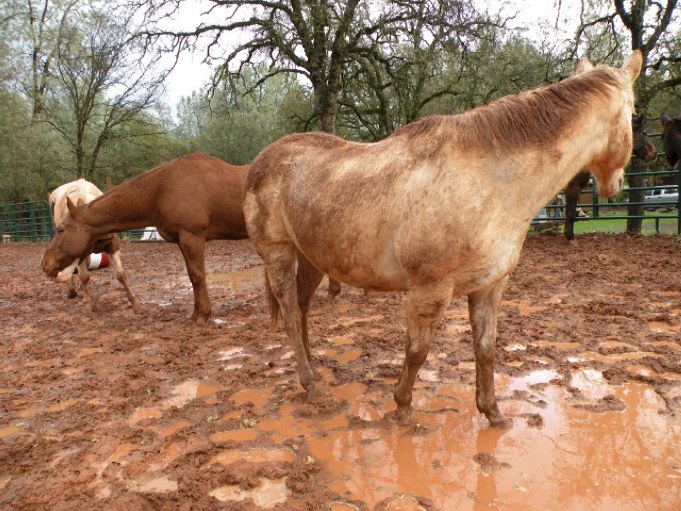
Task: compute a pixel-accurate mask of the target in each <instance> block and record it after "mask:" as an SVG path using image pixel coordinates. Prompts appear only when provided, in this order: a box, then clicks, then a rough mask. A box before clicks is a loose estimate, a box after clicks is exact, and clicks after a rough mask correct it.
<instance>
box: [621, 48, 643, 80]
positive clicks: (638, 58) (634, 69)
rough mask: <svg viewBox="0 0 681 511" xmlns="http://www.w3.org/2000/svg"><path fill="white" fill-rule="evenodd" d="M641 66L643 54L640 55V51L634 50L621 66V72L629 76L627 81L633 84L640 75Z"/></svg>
mask: <svg viewBox="0 0 681 511" xmlns="http://www.w3.org/2000/svg"><path fill="white" fill-rule="evenodd" d="M642 66H643V54H642V53H641V50H634V53H632V54H631V55H629V58H628V59H627V60H626V62H625V63H624V64H622V71H624V72H626V73H627V74H628V75H629V81H630V82H633V81H634V80H636V78H637V77H638V75H639V74H640V73H641V67H642Z"/></svg>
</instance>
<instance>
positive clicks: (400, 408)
mask: <svg viewBox="0 0 681 511" xmlns="http://www.w3.org/2000/svg"><path fill="white" fill-rule="evenodd" d="M451 296H452V282H451V280H450V279H445V280H441V281H439V282H436V283H434V284H429V285H426V286H421V287H418V288H415V289H412V290H411V291H409V294H408V295H407V347H406V357H405V359H404V365H403V366H402V373H401V374H400V379H399V381H398V382H397V388H396V389H395V402H396V403H397V417H398V419H399V420H400V421H402V422H404V421H406V420H408V419H409V418H410V416H411V399H412V390H413V388H414V382H415V381H416V374H417V373H418V371H419V369H420V367H421V366H422V365H423V363H424V362H425V361H426V357H427V356H428V350H429V349H430V342H431V340H432V338H433V334H434V333H435V329H436V328H437V325H438V323H439V321H440V318H442V314H443V313H444V311H445V309H446V308H447V305H449V301H450V300H451Z"/></svg>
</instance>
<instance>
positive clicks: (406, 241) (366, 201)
mask: <svg viewBox="0 0 681 511" xmlns="http://www.w3.org/2000/svg"><path fill="white" fill-rule="evenodd" d="M641 62H642V59H641V53H640V52H638V51H635V52H634V53H633V55H632V56H631V57H630V58H629V59H628V60H627V62H626V63H625V64H624V65H623V66H622V68H619V69H617V68H611V67H607V66H600V67H598V68H596V69H593V70H590V71H588V72H584V73H580V74H579V75H577V76H573V77H570V78H568V79H566V80H563V81H562V82H560V83H557V84H554V85H549V86H547V87H542V88H538V89H535V90H532V91H529V92H526V93H523V94H520V95H517V96H508V97H505V98H502V99H500V100H498V101H496V102H494V103H491V104H490V105H487V106H484V107H480V108H476V109H474V110H472V111H470V112H467V113H464V114H461V115H456V116H434V117H427V118H424V119H421V120H419V121H417V122H414V123H412V124H410V125H407V126H405V127H404V128H402V129H400V130H398V131H396V132H395V133H394V134H392V135H391V136H389V137H388V138H386V139H384V140H382V141H380V142H377V143H373V144H359V143H354V142H348V141H345V140H343V139H341V138H338V137H335V136H333V135H329V134H325V133H301V134H297V135H290V136H287V137H284V138H282V139H280V140H278V141H277V142H274V143H273V144H271V145H270V146H268V147H267V148H266V149H264V150H263V151H262V152H261V153H260V154H259V155H258V157H257V158H256V159H255V160H254V161H253V163H252V164H251V170H250V171H249V173H248V176H247V177H246V182H245V184H244V215H245V217H246V225H247V227H248V233H249V235H250V237H251V239H252V241H253V243H254V245H255V248H256V250H257V252H258V254H259V255H260V256H261V257H262V259H263V261H264V263H265V269H266V276H267V282H268V289H269V293H270V298H272V301H271V307H272V313H273V317H274V318H276V314H277V313H278V312H279V311H280V312H281V315H282V316H283V319H284V323H285V327H286V331H287V334H288V336H289V338H290V339H291V342H292V345H293V348H294V353H295V357H296V364H297V369H298V375H299V378H300V383H301V385H302V386H303V387H304V388H305V389H306V390H307V391H308V394H310V393H312V394H316V393H317V392H314V391H315V387H314V383H313V380H315V379H316V378H318V375H316V374H315V372H313V370H312V367H311V364H310V358H311V357H310V347H309V341H308V332H307V313H308V310H309V306H310V301H311V298H312V296H313V294H314V290H315V288H316V287H317V286H318V285H319V282H320V280H321V278H322V275H323V273H327V274H328V275H329V276H331V277H333V278H335V279H337V280H339V281H340V282H345V283H347V284H350V285H352V286H356V287H362V288H365V289H372V290H384V291H407V321H408V326H407V343H406V358H405V361H404V366H403V368H402V373H401V375H400V378H399V381H398V383H397V388H396V390H395V401H396V402H397V405H398V410H397V412H398V413H397V415H398V417H399V418H400V419H401V420H406V419H408V418H409V417H410V415H411V400H412V388H413V385H414V381H415V379H416V373H417V372H418V370H419V368H420V367H421V365H422V364H423V362H424V361H425V359H426V356H427V354H428V350H429V347H430V342H431V339H432V337H433V333H434V332H435V329H436V327H437V325H438V322H439V320H440V318H441V317H442V314H443V312H444V311H445V309H446V308H447V306H448V304H449V301H450V299H451V297H452V296H453V295H454V294H456V295H460V294H466V295H468V306H469V314H470V321H471V325H472V328H473V338H474V350H475V361H476V362H475V365H476V404H477V407H478V410H480V411H481V412H482V413H484V414H485V415H486V416H487V418H488V419H489V421H490V423H491V424H493V425H494V426H499V427H506V426H509V425H510V421H509V420H508V419H506V418H505V417H504V415H502V413H501V412H500V411H499V407H498V405H497V400H496V397H495V393H494V352H495V345H496V330H497V329H496V321H497V309H498V307H499V303H500V301H501V296H502V292H503V290H504V288H505V286H506V283H507V281H508V278H509V274H510V273H511V271H512V270H513V268H514V267H515V265H516V263H517V261H518V257H519V255H520V249H521V247H522V245H523V241H524V239H525V236H526V234H527V230H528V227H529V225H530V221H531V220H532V217H533V216H534V214H535V213H536V212H537V211H538V210H539V208H540V207H541V206H542V205H543V204H546V202H547V201H548V200H549V199H550V198H551V197H553V196H555V195H556V194H557V193H558V191H559V190H561V189H562V188H563V186H564V185H565V184H566V183H567V182H568V181H569V180H570V178H571V177H572V176H574V175H575V174H576V173H577V171H578V170H579V169H581V168H588V169H589V170H590V171H591V172H592V173H593V175H594V176H595V178H596V181H597V183H598V186H599V190H600V193H601V194H602V195H604V196H606V197H613V196H615V195H616V194H617V193H619V191H620V189H621V187H622V183H623V179H624V177H623V176H624V166H625V165H626V163H627V161H628V160H629V158H630V155H631V147H632V135H631V115H632V113H633V110H634V93H633V90H632V83H633V81H634V80H635V78H636V77H637V76H638V74H639V72H640V68H641ZM509 155H510V157H509Z"/></svg>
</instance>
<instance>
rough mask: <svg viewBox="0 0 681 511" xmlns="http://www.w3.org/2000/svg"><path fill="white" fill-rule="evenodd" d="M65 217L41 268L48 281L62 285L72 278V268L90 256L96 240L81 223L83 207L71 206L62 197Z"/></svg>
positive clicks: (89, 229)
mask: <svg viewBox="0 0 681 511" xmlns="http://www.w3.org/2000/svg"><path fill="white" fill-rule="evenodd" d="M66 206H67V207H68V210H69V215H67V217H66V218H65V219H64V221H63V223H62V225H61V226H59V227H58V228H57V235H56V236H55V237H54V238H53V239H52V241H51V242H50V245H49V246H48V247H47V250H46V251H45V254H43V259H42V267H43V271H44V272H45V273H46V274H47V276H48V277H50V278H52V279H56V280H58V281H59V282H66V281H67V280H69V278H70V277H71V275H72V274H73V272H74V270H75V269H76V266H78V263H80V262H81V261H82V260H83V259H85V258H86V257H87V256H88V255H90V254H91V253H92V251H93V250H94V248H95V244H96V242H97V236H96V235H95V233H94V232H93V230H92V228H91V227H89V226H88V225H87V224H86V223H85V222H84V221H83V218H84V217H83V215H84V210H85V208H87V205H86V204H84V203H83V202H82V201H80V200H79V201H78V205H76V204H74V203H73V202H72V201H71V199H70V198H68V197H66Z"/></svg>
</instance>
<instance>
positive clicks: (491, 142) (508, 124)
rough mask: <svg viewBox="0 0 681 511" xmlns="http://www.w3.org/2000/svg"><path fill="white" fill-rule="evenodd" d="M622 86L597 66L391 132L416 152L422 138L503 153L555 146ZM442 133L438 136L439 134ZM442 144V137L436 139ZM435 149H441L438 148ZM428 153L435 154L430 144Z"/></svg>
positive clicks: (611, 73)
mask: <svg viewBox="0 0 681 511" xmlns="http://www.w3.org/2000/svg"><path fill="white" fill-rule="evenodd" d="M617 87H621V85H620V84H619V82H618V80H617V77H616V76H615V74H614V73H613V71H612V70H610V69H608V68H607V67H599V68H596V69H594V70H593V71H590V72H588V73H583V74H580V75H577V76H574V77H571V78H568V79H566V80H563V81H562V82H559V83H555V84H552V85H548V86H546V87H540V88H537V89H534V90H531V91H527V92H523V93H520V94H517V95H513V96H505V97H503V98H501V99H498V100H496V101H494V102H492V103H490V104H488V105H485V106H481V107H478V108H475V109H473V110H471V111H469V112H465V113H462V114H459V115H451V116H443V115H435V116H430V117H424V118H423V119H420V120H418V121H416V122H413V123H411V124H409V125H407V126H404V127H403V128H401V129H399V130H398V131H396V132H395V133H394V135H393V136H395V137H408V139H409V140H410V141H413V142H414V144H413V145H414V146H415V147H419V146H421V141H420V140H419V139H423V138H424V137H428V138H431V139H433V138H435V139H437V138H438V134H439V133H442V135H444V134H445V133H446V135H447V137H452V136H455V137H456V140H457V143H458V144H460V145H461V146H462V147H466V148H469V149H475V148H478V149H480V150H482V151H494V152H504V151H513V150H517V149H518V148H520V147H536V146H544V145H550V144H553V143H554V142H556V141H557V140H558V138H559V137H560V135H561V133H562V132H563V130H564V129H566V128H567V127H568V126H571V125H572V124H573V123H574V122H575V121H576V120H577V119H578V118H579V117H580V116H581V115H582V112H583V111H584V109H585V108H588V107H589V106H591V105H593V103H594V101H595V100H598V99H601V100H605V99H607V98H608V97H609V95H610V92H611V91H612V89H614V88H617ZM441 130H442V131H441ZM440 139H441V141H444V137H440ZM436 145H439V144H436ZM426 147H428V149H429V150H431V151H432V150H433V149H439V147H434V145H433V144H432V142H431V144H428V145H427V146H426Z"/></svg>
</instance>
